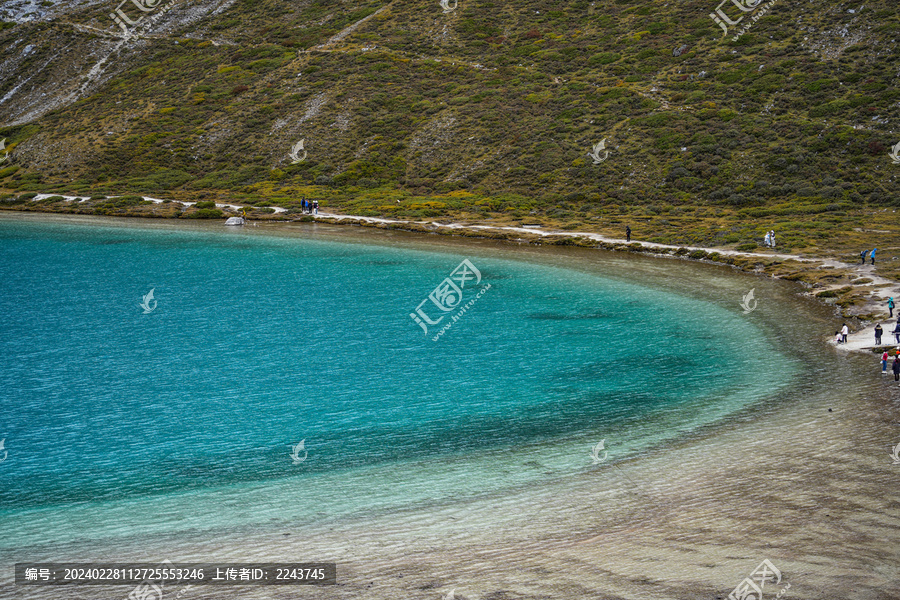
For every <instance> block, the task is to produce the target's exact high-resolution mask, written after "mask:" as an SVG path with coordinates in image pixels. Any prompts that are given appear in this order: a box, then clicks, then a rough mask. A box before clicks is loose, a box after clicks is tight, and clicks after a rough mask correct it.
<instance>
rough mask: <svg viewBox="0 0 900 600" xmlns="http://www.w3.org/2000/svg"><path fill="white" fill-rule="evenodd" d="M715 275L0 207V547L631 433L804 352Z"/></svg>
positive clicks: (406, 491)
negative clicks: (676, 288) (664, 279)
mask: <svg viewBox="0 0 900 600" xmlns="http://www.w3.org/2000/svg"><path fill="white" fill-rule="evenodd" d="M464 259H468V260H469V261H470V263H471V265H472V266H474V267H475V268H476V269H477V270H478V272H479V273H480V281H476V280H473V279H470V280H466V281H465V283H466V285H465V287H464V288H460V291H461V293H462V299H461V302H460V303H459V304H458V305H457V308H455V309H454V310H452V311H448V312H443V311H441V310H440V309H439V308H438V307H437V306H436V305H435V304H434V303H433V302H431V301H430V300H427V299H428V296H429V294H431V293H432V292H433V291H434V290H435V289H436V288H438V287H439V286H440V285H441V284H442V282H444V281H445V279H446V278H448V277H450V275H451V273H452V272H453V271H454V270H455V269H456V268H457V267H458V265H459V264H460V263H461V262H462V261H463V260H464ZM451 281H452V279H451ZM457 283H458V282H457ZM488 286H489V287H488ZM151 290H153V301H152V302H150V303H149V304H148V305H147V306H148V308H149V307H152V310H150V311H149V312H147V311H145V309H144V308H142V307H141V303H142V302H143V297H144V296H145V295H147V294H148V293H149V292H150V291H151ZM444 290H445V291H448V290H449V291H450V292H451V293H456V292H455V291H454V289H453V287H452V286H449V287H448V286H447V285H445V286H444ZM479 292H481V295H480V296H478V297H477V299H476V296H477V295H478V294H479ZM456 299H457V298H454V297H453V296H452V295H451V296H449V297H444V300H445V301H447V302H449V303H450V304H453V302H455V300H456ZM473 299H475V301H474V302H472V303H471V305H470V307H469V308H468V309H467V310H466V311H465V313H464V314H462V316H460V317H459V319H458V320H457V321H456V322H455V323H454V324H453V326H452V327H451V328H450V329H448V330H446V331H445V333H444V334H443V335H442V336H441V337H440V338H439V339H437V340H436V341H435V340H434V335H435V334H436V333H437V331H438V330H439V329H440V327H441V326H442V325H443V324H444V323H446V322H448V321H449V320H450V319H451V317H450V315H457V314H458V312H459V308H460V307H462V305H465V304H466V303H469V302H470V301H472V300H473ZM426 300H427V302H426V303H425V304H422V305H421V306H422V308H423V310H425V311H426V314H428V315H429V317H430V318H432V319H436V318H437V317H438V316H439V315H441V314H446V315H448V316H447V317H445V318H444V319H443V321H442V322H441V323H440V325H436V326H429V328H428V333H427V334H426V333H425V332H423V329H422V327H420V326H419V325H418V324H417V323H416V322H415V321H414V319H413V318H411V316H410V313H414V311H415V310H416V308H417V307H418V306H420V303H422V302H423V301H426ZM727 300H728V303H729V306H731V307H730V308H726V307H725V306H724V304H725V303H724V302H722V303H715V302H710V301H707V300H703V299H697V298H693V297H691V295H690V294H679V293H673V292H672V290H671V289H667V290H664V289H661V288H660V287H659V286H654V285H653V282H652V281H649V280H648V281H643V280H641V281H637V280H632V281H629V280H627V279H624V278H623V277H621V274H620V273H619V272H618V271H617V273H616V275H615V276H604V275H603V274H602V273H590V272H586V271H585V270H583V269H569V268H565V267H563V266H560V265H559V264H547V263H546V262H541V261H539V260H530V259H528V258H527V257H523V258H522V259H518V260H517V259H514V258H510V256H509V254H508V253H501V252H493V251H491V250H490V249H489V248H472V249H471V250H464V249H461V248H460V249H457V250H456V251H448V250H446V249H438V248H435V249H432V250H429V249H423V248H422V247H420V246H415V247H413V246H404V245H402V244H397V243H392V244H384V245H378V244H373V243H361V242H354V241H352V240H344V239H325V238H323V236H306V235H304V234H303V233H302V231H301V232H300V233H297V234H292V235H277V234H269V235H261V234H259V233H258V232H251V231H242V230H225V228H224V227H218V228H212V227H199V226H198V227H194V228H179V227H175V226H146V227H142V226H135V225H133V224H132V225H130V226H128V227H117V226H114V225H111V224H110V222H109V221H102V222H97V223H84V222H78V221H63V220H60V221H52V220H50V221H39V220H36V219H14V218H4V219H0V314H2V315H3V318H4V324H3V330H2V331H3V333H2V335H0V367H2V373H3V380H4V381H3V385H2V386H0V407H2V414H0V439H4V438H5V452H6V453H7V458H6V460H4V461H3V462H2V463H0V482H2V485H0V530H2V531H3V532H4V535H3V536H2V538H0V547H2V548H6V549H14V548H27V547H40V546H43V545H51V546H50V547H52V544H53V543H74V542H77V541H79V540H102V539H114V538H116V537H124V536H140V535H153V534H165V533H171V532H175V531H183V530H192V531H209V532H214V531H216V530H220V529H221V530H228V529H234V528H240V527H246V526H254V525H259V524H265V525H272V526H277V525H278V524H279V523H285V522H290V523H293V524H298V523H299V524H302V523H305V522H313V521H318V522H321V521H327V520H335V521H336V520H340V519H342V518H346V517H348V516H358V515H360V514H384V513H389V512H390V511H395V510H404V509H409V508H413V507H420V508H421V507H427V506H429V505H437V504H441V503H449V502H462V501H466V499H469V498H475V497H479V496H484V495H488V494H500V493H504V491H505V490H512V489H522V488H524V487H527V486H531V485H537V484H539V483H541V482H544V481H547V480H552V479H555V478H564V477H567V476H570V475H571V474H572V473H577V472H579V470H583V469H586V468H588V467H590V465H591V463H592V460H591V457H590V451H591V448H592V447H593V446H594V445H595V444H596V443H597V442H599V441H600V440H601V439H605V440H606V444H605V451H606V452H608V454H609V460H611V461H615V460H619V459H623V458H627V457H629V456H634V455H639V454H641V453H643V452H648V451H651V450H652V449H653V448H654V447H657V446H658V445H659V444H661V443H664V442H665V441H666V440H670V439H675V438H677V437H679V436H685V435H690V434H691V432H693V431H696V430H698V429H699V428H702V427H705V426H708V425H709V424H713V423H715V422H716V421H718V420H720V419H723V418H725V417H727V416H728V415H730V414H734V413H737V412H739V411H741V410H743V409H745V408H747V407H748V406H751V405H752V404H754V403H756V402H759V401H761V400H763V399H764V398H767V397H769V396H770V395H771V394H772V393H773V392H774V391H777V390H778V389H780V388H782V387H784V386H786V385H788V384H790V383H791V381H792V378H793V374H794V373H795V372H796V371H797V370H798V369H799V366H798V364H797V362H796V361H795V360H793V359H791V358H789V357H787V356H785V355H784V354H782V353H781V352H779V351H777V350H776V349H775V348H774V347H773V345H772V343H771V341H770V340H768V339H767V338H766V336H764V335H762V333H761V331H760V328H759V326H758V325H757V324H755V323H754V321H753V320H752V319H750V318H747V317H746V316H745V315H743V314H742V313H741V310H740V308H739V306H738V301H739V300H740V297H739V296H737V297H735V298H731V297H729V298H728V299H727ZM301 440H303V441H304V446H305V448H304V450H303V451H299V452H298V453H297V456H298V458H300V459H303V457H304V456H305V459H304V460H302V461H295V460H293V459H292V458H291V452H292V448H293V447H294V446H296V444H298V442H300V441H301ZM509 456H515V457H516V460H515V461H508V460H504V457H509ZM2 457H3V453H2V452H0V458H2Z"/></svg>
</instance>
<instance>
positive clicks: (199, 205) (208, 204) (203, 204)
mask: <svg viewBox="0 0 900 600" xmlns="http://www.w3.org/2000/svg"><path fill="white" fill-rule="evenodd" d="M215 207H216V203H215V201H214V200H208V201H207V202H198V203H197V204H195V205H194V208H198V209H203V208H215Z"/></svg>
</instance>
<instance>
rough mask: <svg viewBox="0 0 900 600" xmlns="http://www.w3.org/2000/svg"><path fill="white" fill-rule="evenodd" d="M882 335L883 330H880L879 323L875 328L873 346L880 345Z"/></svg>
mask: <svg viewBox="0 0 900 600" xmlns="http://www.w3.org/2000/svg"><path fill="white" fill-rule="evenodd" d="M882 333H884V330H883V329H882V328H881V323H878V324H877V325H876V326H875V345H876V346H880V345H881V334H882Z"/></svg>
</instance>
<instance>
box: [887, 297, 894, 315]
mask: <svg viewBox="0 0 900 600" xmlns="http://www.w3.org/2000/svg"><path fill="white" fill-rule="evenodd" d="M888 313H889V314H888V317H889V318H891V317H893V316H894V298H893V296H891V297H890V298H888Z"/></svg>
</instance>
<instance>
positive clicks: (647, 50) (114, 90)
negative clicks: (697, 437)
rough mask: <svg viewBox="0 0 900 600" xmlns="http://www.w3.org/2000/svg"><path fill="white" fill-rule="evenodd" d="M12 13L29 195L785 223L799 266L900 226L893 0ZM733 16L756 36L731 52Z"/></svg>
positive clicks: (745, 235) (466, 1) (14, 129)
mask: <svg viewBox="0 0 900 600" xmlns="http://www.w3.org/2000/svg"><path fill="white" fill-rule="evenodd" d="M142 2H143V4H141V3H142ZM139 5H140V6H139ZM35 7H38V8H37V9H36V8H35ZM117 9H118V12H117ZM142 9H143V10H142ZM717 9H718V12H717ZM37 13H39V14H37ZM4 14H5V15H6V16H3V17H2V18H3V19H5V22H4V23H3V24H2V25H0V27H2V30H0V44H2V47H3V50H4V51H3V58H2V61H0V125H2V128H0V139H3V138H6V150H8V151H10V154H9V158H8V159H7V162H6V163H5V164H0V168H2V167H7V168H5V169H3V170H0V177H2V179H0V188H2V189H3V190H5V193H6V194H7V199H6V200H5V201H4V202H6V203H7V204H9V203H14V202H15V199H16V198H17V197H18V195H21V194H22V193H23V192H60V193H70V194H79V195H83V196H85V195H101V194H114V193H120V194H134V193H139V194H153V195H156V196H160V197H169V198H175V199H185V200H197V199H202V198H206V199H219V200H222V201H229V202H236V203H246V204H258V205H265V204H275V205H280V206H284V207H286V208H290V207H294V206H296V202H297V200H298V199H299V197H300V196H303V195H306V196H313V197H317V198H320V199H321V200H322V202H323V205H328V206H330V207H332V208H335V207H336V208H338V209H339V210H340V209H342V210H345V211H353V212H355V213H357V214H363V215H373V216H374V215H380V216H397V217H438V216H441V215H447V214H453V215H455V216H457V217H459V218H468V219H490V218H494V219H501V220H504V219H505V220H507V221H510V222H522V221H525V222H542V220H544V221H546V222H552V223H556V224H558V225H562V226H565V227H570V228H578V227H590V226H592V224H595V223H599V222H603V223H616V222H619V220H620V219H625V218H627V219H628V220H629V222H632V223H638V224H639V227H640V228H643V232H644V233H645V235H646V236H647V237H650V238H651V239H654V240H656V241H662V242H673V241H674V242H689V243H704V244H720V245H721V244H740V243H747V242H748V241H750V240H755V239H756V238H757V237H761V232H762V231H764V230H767V229H769V228H776V229H779V231H780V232H782V233H783V235H782V237H781V239H782V241H783V243H785V244H786V245H787V246H789V247H791V246H793V247H794V248H801V249H802V248H814V247H815V246H816V245H817V240H819V239H824V238H828V237H829V236H833V235H834V233H835V231H834V230H835V229H838V230H846V231H852V229H853V228H854V227H856V226H858V225H859V224H860V221H861V219H862V217H863V216H865V221H866V223H867V224H868V225H869V226H872V225H873V224H874V225H875V227H874V229H877V230H879V231H884V232H885V235H888V234H890V235H893V233H891V232H892V231H894V230H892V229H891V225H890V223H891V222H892V221H891V215H893V222H895V221H896V215H895V214H894V213H892V212H891V211H893V210H895V208H894V207H896V206H898V205H900V196H898V195H897V190H898V187H897V177H898V175H900V159H897V160H896V161H895V160H892V157H891V152H892V150H893V149H894V146H895V145H897V144H898V143H900V85H898V80H900V44H898V43H897V42H898V38H900V11H897V8H896V4H895V3H894V2H893V1H892V0H873V1H868V2H865V3H862V2H859V3H846V2H839V3H834V4H823V3H821V2H813V1H811V0H769V1H768V2H760V3H754V0H728V1H727V2H723V3H717V2H715V1H713V0H687V1H685V2H672V1H670V0H614V1H607V2H599V1H593V2H591V1H587V0H556V1H554V2H545V1H539V0H523V1H521V2H515V3H505V2H498V1H494V0H459V2H458V3H455V2H452V1H444V2H440V1H439V0H394V1H393V2H388V1H386V0H378V1H364V0H343V1H327V2H326V1H316V0H302V1H300V2H283V1H278V0H268V1H254V0H200V1H192V2H187V1H186V0H128V1H126V2H122V3H120V4H118V5H115V4H112V3H105V2H95V1H89V2H83V3H80V4H73V3H68V4H65V5H63V4H60V3H56V4H54V3H53V2H39V3H36V4H35V3H34V2H31V1H29V2H24V1H19V2H9V3H6V4H4V6H3V8H2V9H0V15H4ZM711 14H713V15H715V16H716V19H718V20H719V21H721V22H723V23H725V24H726V26H727V22H728V21H731V22H734V23H737V24H736V25H732V26H727V29H728V33H727V35H726V34H725V32H724V31H723V27H725V26H720V25H719V24H717V23H716V20H714V19H713V18H712V17H711V16H710V15H711ZM114 16H115V17H116V18H118V19H119V21H120V23H119V24H117V23H116V22H115V21H114ZM139 16H140V17H142V20H140V21H139V20H138V18H139ZM129 21H130V22H134V23H136V24H134V25H129V23H128V22H129ZM301 140H302V141H303V148H302V150H299V149H298V150H297V151H296V152H295V153H294V155H293V157H292V155H291V152H292V150H294V149H296V148H297V147H298V146H297V145H298V142H300V141H301ZM601 142H603V143H602V144H601ZM601 146H602V147H601ZM898 150H900V147H898ZM590 154H593V157H592V156H590ZM301 158H302V160H300V159H301ZM895 163H896V164H895ZM885 211H887V212H885ZM878 223H881V225H878ZM773 224H774V225H773ZM885 227H886V229H885ZM894 233H895V232H894ZM878 235H880V234H871V233H868V234H866V235H861V236H854V235H848V236H846V237H845V241H846V244H847V245H848V247H852V245H853V244H855V243H857V241H859V243H862V241H861V240H863V239H864V240H875V241H877V239H878ZM888 237H890V236H889V235H888ZM866 243H868V241H867V242H866ZM885 243H888V244H889V243H890V240H886V241H885ZM893 244H894V245H895V246H896V236H894V242H893Z"/></svg>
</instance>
